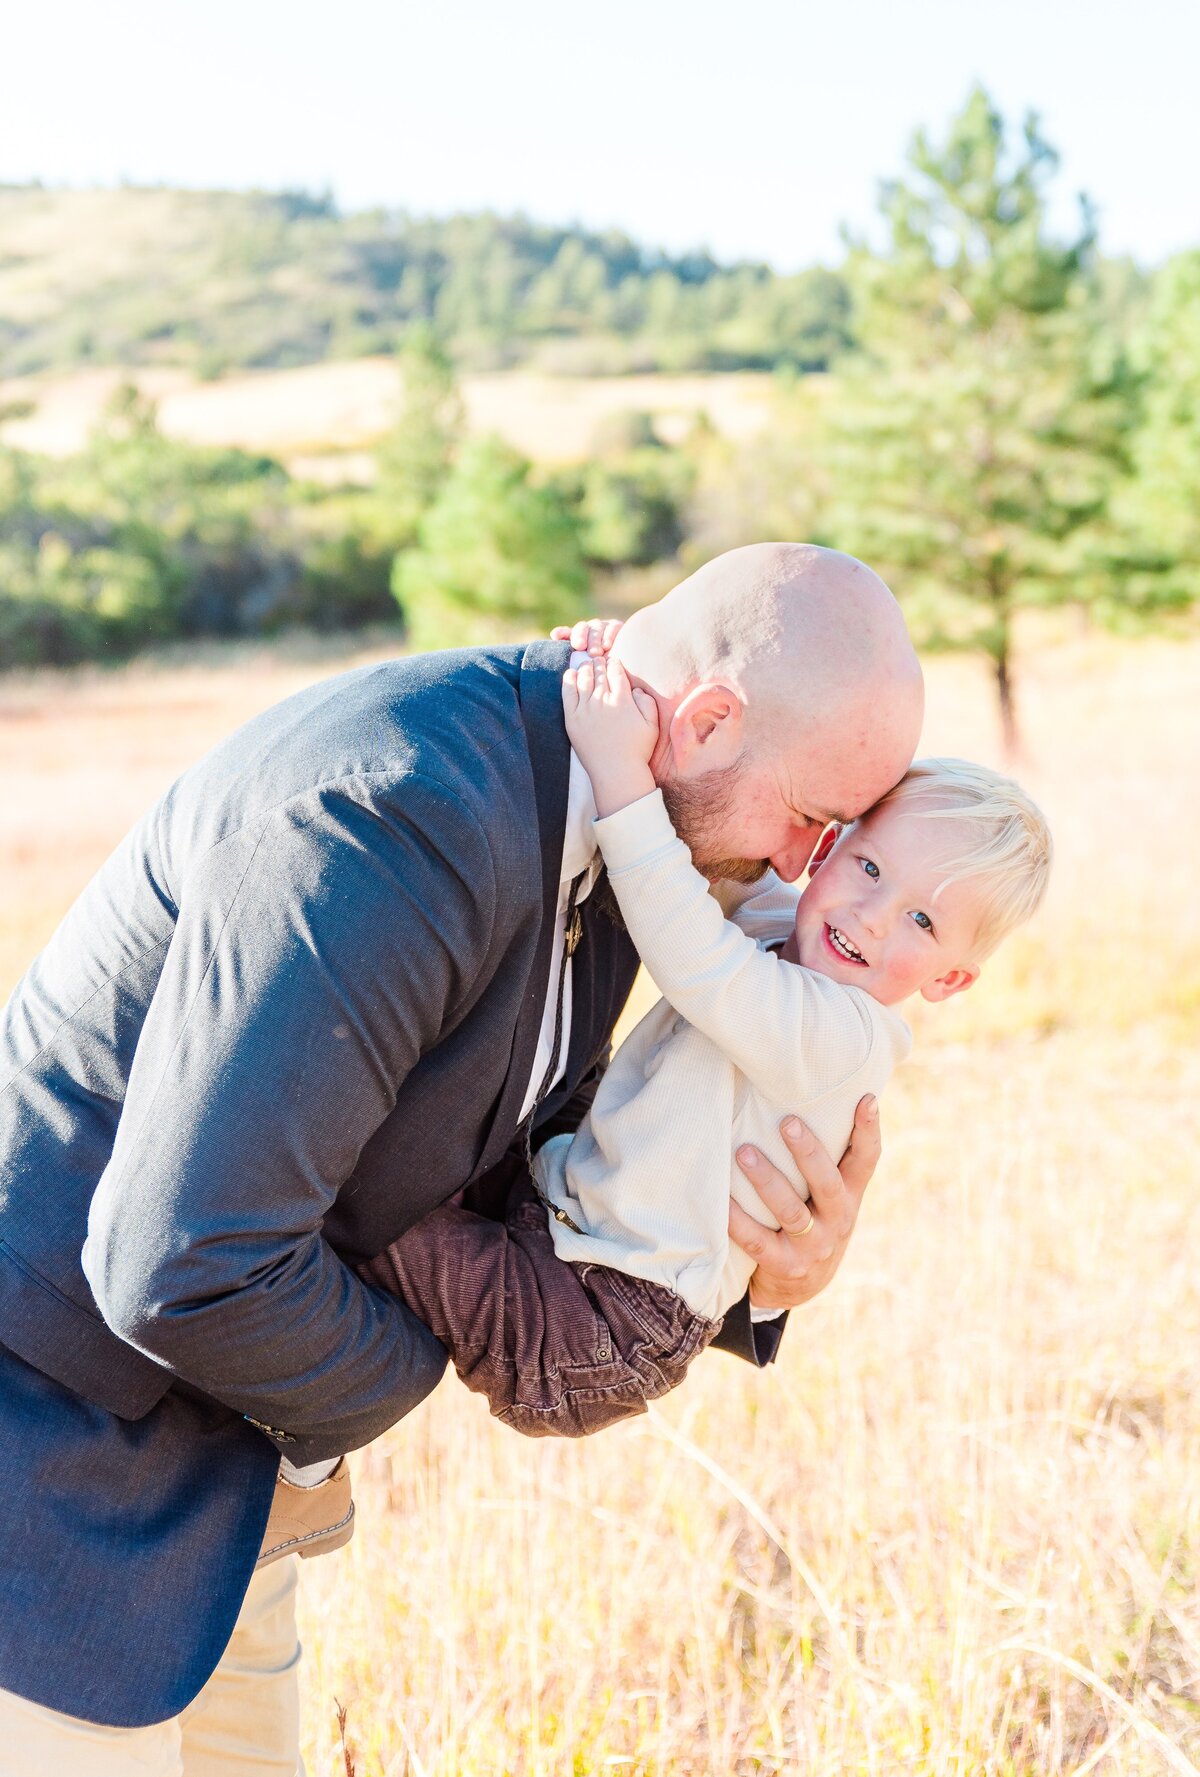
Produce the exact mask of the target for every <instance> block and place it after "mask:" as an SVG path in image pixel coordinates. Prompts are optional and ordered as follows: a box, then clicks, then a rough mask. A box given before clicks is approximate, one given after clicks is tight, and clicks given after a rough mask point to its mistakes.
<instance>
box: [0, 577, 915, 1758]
mask: <svg viewBox="0 0 1200 1777" xmlns="http://www.w3.org/2000/svg"><path fill="white" fill-rule="evenodd" d="M618 648H619V652H620V655H621V658H622V659H623V660H624V662H625V664H626V666H627V667H628V669H629V671H630V672H631V673H632V674H633V675H634V677H635V679H636V680H637V682H638V683H639V684H640V685H641V686H642V687H643V688H644V689H645V690H647V691H648V692H649V693H650V694H651V695H652V696H653V697H654V698H655V701H656V703H657V705H658V710H659V720H660V738H659V744H658V748H657V750H656V753H655V756H654V760H653V770H654V774H655V777H656V780H657V781H658V782H659V783H660V784H661V785H662V787H663V790H664V793H665V795H666V796H667V798H668V802H669V806H670V807H671V810H672V813H673V816H674V818H675V820H676V823H677V826H678V828H679V830H680V832H681V833H682V834H683V836H684V837H685V838H686V839H687V841H688V843H689V844H690V845H691V846H692V848H693V851H694V854H695V856H696V858H697V861H698V862H699V863H700V865H701V867H702V868H703V869H705V870H706V871H707V872H708V873H709V874H710V875H712V876H713V877H718V876H722V875H732V876H739V877H741V878H742V880H747V879H753V877H754V876H755V875H757V874H758V873H759V872H761V871H762V870H763V869H764V868H765V866H766V864H768V863H770V864H772V865H774V867H775V868H776V870H778V871H779V873H780V874H781V875H783V876H785V877H789V878H790V877H794V876H796V875H797V874H798V873H799V871H800V870H801V868H802V867H803V865H804V863H805V862H806V861H807V859H808V856H809V854H810V852H811V851H812V848H813V845H814V844H815V841H816V838H817V836H818V834H819V832H820V830H821V827H822V826H823V825H824V824H825V823H826V822H827V821H828V820H829V819H831V818H835V817H846V816H850V815H854V814H856V813H858V812H860V811H861V810H862V809H864V808H865V807H867V806H868V805H869V804H870V803H871V802H872V801H873V800H875V798H876V797H877V796H878V795H880V794H881V793H882V792H883V791H884V790H885V789H887V788H889V787H890V786H891V784H892V783H894V782H895V781H896V780H897V779H898V778H899V777H900V775H901V774H902V772H903V770H904V767H905V766H906V764H907V763H908V760H909V757H910V755H911V753H912V750H913V747H914V745H915V742H916V737H917V732H918V728H919V724H920V709H921V691H920V675H919V671H918V668H917V664H916V661H915V657H914V656H913V653H912V649H911V646H910V644H909V642H908V639H907V636H906V635H905V632H904V626H903V623H902V621H901V619H900V616H899V613H898V611H897V608H896V606H895V603H894V601H893V600H892V598H891V595H890V594H889V593H888V591H887V589H886V587H884V586H883V584H882V582H881V581H879V580H878V578H877V577H876V576H875V575H874V574H872V573H871V571H870V570H869V569H868V568H866V567H864V566H863V564H862V563H860V562H855V561H853V560H851V559H850V558H848V557H845V556H839V555H835V554H833V553H831V552H828V551H824V550H819V549H813V548H805V547H800V546H795V545H782V544H781V545H760V546H755V547H753V548H750V549H746V550H737V551H734V552H733V553H732V554H730V555H727V556H723V557H721V558H719V559H718V560H717V561H715V562H712V563H710V564H709V565H708V566H707V567H706V568H704V569H703V570H701V572H700V573H699V574H696V575H694V576H693V577H692V578H691V579H690V580H688V581H685V582H684V583H683V585H681V586H679V587H677V588H676V589H675V590H674V591H673V592H671V593H670V594H668V596H667V597H666V598H665V599H663V600H662V601H661V603H660V604H658V605H656V606H653V607H649V608H647V609H646V610H643V611H639V612H638V613H637V614H636V615H635V616H634V617H633V618H632V619H631V620H630V622H629V623H628V624H627V625H626V627H625V629H624V631H623V632H622V634H621V636H620V639H619V643H618ZM568 657H569V650H568V649H567V648H566V647H565V646H564V645H563V644H561V643H557V644H556V643H537V644H533V645H531V646H529V647H525V648H508V649H495V650H485V651H462V652H457V653H451V654H435V655H427V656H423V657H415V658H412V659H407V660H402V661H396V662H391V663H388V664H385V665H382V666H378V667H372V668H367V669H364V670H362V671H359V672H355V673H350V674H347V675H345V676H344V677H341V678H338V679H333V680H330V681H326V682H325V683H324V684H321V685H318V686H316V687H314V688H313V689H312V690H310V691H307V692H304V693H302V694H301V695H300V696H299V697H295V698H292V699H289V700H288V701H287V702H285V703H284V704H281V705H280V706H278V707H277V708H276V709H274V710H271V711H268V712H267V713H266V714H265V715H263V716H260V717H259V718H257V719H256V720H255V721H253V722H251V723H249V724H248V725H247V726H246V727H245V728H243V729H241V730H240V731H239V732H238V733H236V734H235V735H233V736H232V737H231V738H230V739H229V740H227V741H226V742H224V743H223V744H222V745H221V746H219V747H217V748H216V749H215V751H214V752H212V753H211V754H209V755H208V757H207V758H206V759H204V760H202V761H201V762H200V763H199V764H198V765H197V766H195V767H194V768H193V769H192V770H191V771H189V772H188V773H187V774H186V775H185V776H184V777H183V778H181V779H180V780H179V782H178V783H177V784H176V785H174V786H173V788H172V789H171V790H170V791H169V792H168V793H167V795H166V796H165V797H164V798H163V799H162V801H161V802H160V803H159V804H158V805H157V806H156V807H155V808H153V809H152V810H151V811H150V812H149V814H148V815H147V816H146V817H145V819H144V820H143V821H142V822H141V823H140V824H139V826H138V827H137V828H135V830H134V831H133V833H132V834H130V836H129V837H128V838H127V839H126V840H125V841H124V843H123V844H122V845H121V846H120V847H119V849H118V850H117V852H116V853H115V854H114V856H113V857H112V858H111V859H110V860H109V862H108V863H107V864H106V865H105V866H104V868H103V870H101V872H100V873H99V875H98V876H97V877H96V878H95V879H94V880H93V882H92V883H91V884H90V885H89V887H88V888H87V889H86V890H85V892H84V894H83V895H82V896H81V898H80V900H79V901H78V902H77V903H76V905H75V907H74V908H73V909H72V910H71V912H70V913H69V914H68V916H67V918H66V920H65V921H64V923H63V925H62V926H61V927H60V929H59V931H58V932H57V933H56V934H55V936H54V938H53V939H52V940H51V942H50V944H49V945H48V946H47V948H46V950H45V951H44V952H43V953H42V954H41V956H39V957H38V958H37V959H36V960H35V962H34V964H33V965H32V967H31V969H30V971H29V973H28V974H27V975H26V977H25V979H24V980H23V981H22V982H21V984H20V985H19V986H18V988H17V990H16V993H15V994H14V996H13V999H12V1000H11V1002H10V1004H9V1006H8V1008H7V1009H6V1012H5V1016H4V1024H3V1031H2V1035H0V1046H2V1050H3V1065H2V1066H0V1297H2V1300H3V1313H2V1316H0V1470H2V1480H3V1483H4V1485H2V1486H0V1502H2V1504H0V1687H2V1688H0V1774H4V1773H16V1772H21V1773H22V1774H24V1773H27V1772H29V1771H32V1770H58V1769H64V1770H65V1769H69V1770H71V1771H72V1772H73V1773H75V1774H76V1777H86V1774H88V1773H100V1772H105V1773H107V1772H121V1771H131V1770H134V1769H136V1770H139V1771H153V1772H162V1773H166V1772H171V1773H175V1774H177V1773H179V1772H180V1771H183V1772H185V1773H189V1774H192V1777H195V1774H197V1773H200V1772H203V1773H206V1774H208V1773H213V1772H217V1771H228V1772H235V1771H237V1772H241V1771H244V1770H246V1769H251V1768H252V1769H256V1770H257V1769H262V1770H273V1771H280V1772H294V1771H296V1770H298V1768H299V1752H298V1741H297V1726H296V1720H297V1717H296V1687H295V1668H296V1658H297V1653H298V1649H297V1645H296V1635H295V1623H294V1614H293V1608H292V1592H293V1590H294V1586H295V1573H294V1567H295V1557H294V1556H292V1557H290V1558H288V1559H287V1560H285V1561H281V1562H278V1563H276V1564H275V1565H274V1566H271V1567H269V1568H266V1569H264V1570H261V1571H260V1572H259V1573H258V1574H257V1575H255V1574H254V1568H255V1561H256V1557H257V1555H258V1553H259V1548H260V1545H261V1542H262V1537H263V1531H264V1527H265V1524H266V1521H267V1515H268V1509H269V1506H270V1502H271V1496H272V1491H273V1488H274V1483H275V1478H276V1474H277V1471H278V1469H279V1465H280V1459H281V1457H284V1456H286V1457H287V1458H288V1460H289V1462H290V1464H291V1465H292V1466H291V1469H290V1472H291V1473H292V1474H293V1475H294V1476H295V1477H296V1478H297V1479H298V1481H301V1482H302V1481H303V1480H305V1479H306V1478H313V1477H319V1476H320V1475H321V1474H322V1472H323V1470H324V1468H326V1467H327V1466H328V1464H329V1463H330V1462H331V1460H332V1459H333V1458H334V1457H336V1455H337V1454H338V1453H339V1452H341V1451H343V1450H347V1449H354V1448H356V1447H358V1446H360V1445H362V1444H364V1443H366V1442H368V1441H369V1440H370V1439H371V1438H373V1437H376V1436H377V1435H378V1434H379V1433H380V1432H382V1431H383V1430H385V1429H386V1428H387V1427H388V1426H390V1425H392V1424H394V1423H395V1422H396V1421H397V1420H398V1419H400V1418H401V1417H403V1415H404V1414H406V1413H408V1412H410V1411H411V1410H412V1408H413V1407H414V1406H415V1405H416V1404H417V1403H418V1402H419V1401H420V1400H421V1399H423V1398H424V1396H425V1395H426V1394H427V1393H428V1392H429V1390H430V1389H431V1388H432V1387H433V1386H434V1384H435V1382H436V1381H437V1379H438V1377H439V1376H440V1374H441V1372H442V1368H443V1366H444V1363H445V1353H444V1351H443V1349H442V1347H441V1346H440V1345H439V1344H438V1342H437V1341H436V1340H435V1339H434V1338H433V1336H432V1334H431V1333H430V1332H429V1331H428V1329H427V1328H426V1327H424V1326H423V1325H422V1324H421V1323H420V1322H419V1321H417V1320H416V1319H415V1318H414V1317H413V1316H412V1315H411V1314H410V1313H409V1312H408V1310H406V1309H405V1308H404V1306H403V1305H402V1304H401V1303H399V1302H398V1301H396V1300H395V1299H394V1298H393V1297H391V1296H389V1295H387V1294H385V1293H384V1292H382V1291H379V1290H376V1289H374V1288H372V1287H370V1285H369V1284H367V1283H365V1282H364V1281H363V1280H362V1279H361V1278H360V1277H359V1276H358V1274H357V1273H356V1271H355V1270H354V1266H355V1264H356V1263H359V1262H361V1261H363V1260H365V1259H369V1258H371V1257H372V1256H374V1255H375V1254H377V1253H379V1252H381V1251H382V1250H383V1249H384V1248H385V1247H386V1246H388V1245H389V1243H391V1242H392V1241H394V1240H396V1239H397V1238H398V1237H399V1235H401V1234H402V1233H403V1232H404V1231H405V1229H407V1228H409V1227H411V1226H412V1225H413V1224H414V1223H415V1222H417V1221H418V1220H419V1219H420V1218H421V1217H422V1216H424V1215H426V1214H427V1213H428V1212H429V1211H430V1210H432V1209H433V1208H435V1207H436V1206H437V1205H439V1204H441V1203H443V1202H444V1201H445V1200H446V1199H447V1198H448V1197H449V1196H451V1195H452V1194H453V1193H454V1192H456V1191H457V1190H459V1189H461V1188H463V1187H464V1186H465V1187H467V1188H468V1190H469V1192H471V1193H474V1197H473V1198H472V1201H475V1202H477V1203H479V1204H481V1205H482V1204H485V1203H486V1199H487V1192H488V1181H489V1179H493V1178H494V1177H495V1176H496V1175H497V1174H498V1173H502V1172H503V1169H504V1158H505V1155H506V1154H508V1153H509V1151H510V1150H511V1148H512V1146H513V1144H514V1143H525V1142H528V1143H529V1144H530V1145H532V1146H534V1147H536V1146H539V1145H540V1144H541V1143H542V1142H543V1141H545V1140H546V1139H547V1138H548V1137H549V1136H550V1135H552V1134H555V1133H558V1132H559V1131H562V1130H569V1129H574V1128H575V1127H577V1125H578V1123H579V1121H580V1119H581V1118H582V1116H583V1114H584V1111H585V1110H586V1108H587V1105H588V1104H589V1103H590V1100H591V1097H592V1095H593V1093H594V1091H595V1088H596V1084H597V1082H598V1080H599V1077H600V1074H601V1072H602V1070H603V1067H604V1065H605V1061H606V1058H607V1053H608V1046H609V1041H610V1038H611V1033H612V1028H613V1025H614V1023H615V1020H616V1018H617V1016H618V1014H619V1012H620V1010H621V1007H622V1005H623V1003H624V1000H625V997H626V995H627V993H628V990H629V987H630V985H631V983H632V980H633V977H634V974H635V971H636V967H637V958H636V956H635V954H634V953H633V950H632V947H631V945H630V943H629V940H628V938H627V936H626V934H625V933H624V931H623V930H622V929H621V927H620V925H619V923H618V922H616V921H614V919H613V918H612V917H611V916H610V914H609V913H608V912H607V911H606V909H607V907H608V906H609V905H610V902H609V897H607V896H606V895H605V894H603V893H597V892H596V888H597V878H598V876H599V874H600V872H599V870H598V866H597V861H596V857H595V846H594V843H593V840H592V836H591V816H592V814H593V812H594V809H593V806H592V804H591V800H590V794H589V787H588V784H587V779H586V777H585V776H584V774H583V772H582V770H581V769H580V767H579V765H578V762H577V761H576V760H575V759H574V758H573V756H572V754H571V752H570V749H569V746H568V744H567V739H566V734H565V731H564V727H563V717H562V705H561V696H560V686H561V678H562V673H563V670H564V667H565V666H566V664H567V660H568ZM877 1149H878V1137H877V1132H876V1130H875V1127H874V1125H873V1123H872V1122H871V1121H869V1120H864V1121H863V1123H862V1124H861V1125H860V1128H859V1130H858V1131H857V1132H856V1137H855V1142H854V1144H853V1145H852V1148H851V1150H850V1152H849V1154H848V1155H847V1156H846V1157H845V1158H844V1160H843V1162H842V1167H841V1170H840V1172H839V1169H838V1168H837V1167H835V1166H834V1164H833V1162H832V1160H831V1159H830V1157H829V1156H826V1155H823V1154H821V1153H819V1152H816V1151H809V1152H805V1151H804V1150H803V1149H799V1148H798V1149H797V1150H796V1158H797V1163H798V1168H799V1170H800V1172H801V1173H803V1175H804V1177H805V1178H806V1179H807V1181H808V1185H809V1187H810V1189H811V1192H812V1197H813V1203H814V1208H815V1213H816V1223H817V1225H816V1226H815V1227H811V1228H810V1220H809V1210H808V1208H807V1207H806V1206H805V1205H804V1204H803V1201H802V1199H801V1197H800V1196H799V1194H798V1192H797V1191H796V1190H795V1189H794V1186H793V1181H789V1180H788V1179H786V1178H784V1177H783V1176H782V1174H780V1173H778V1172H776V1171H775V1169H773V1168H771V1167H769V1166H768V1165H767V1163H766V1162H765V1161H764V1160H762V1159H761V1158H760V1159H759V1161H758V1162H757V1164H756V1165H755V1166H754V1168H753V1169H752V1171H751V1177H752V1179H753V1182H754V1185H755V1188H756V1189H757V1191H758V1192H759V1195H760V1196H761V1197H762V1198H763V1199H764V1201H766V1202H767V1203H768V1204H769V1206H770V1207H771V1208H772V1209H773V1210H774V1211H775V1213H776V1215H777V1217H778V1220H779V1222H780V1224H781V1227H780V1231H779V1232H778V1233H776V1234H768V1233H766V1232H765V1231H764V1230H762V1229H761V1228H759V1227H758V1226H757V1224H754V1223H749V1222H748V1219H747V1222H746V1223H741V1222H737V1221H735V1222H734V1224H733V1225H732V1226H733V1233H734V1236H735V1238H737V1239H739V1240H740V1241H741V1243H742V1244H743V1245H744V1246H745V1247H746V1248H747V1250H749V1251H751V1253H752V1254H753V1255H754V1256H756V1257H757V1258H758V1261H759V1263H758V1270H757V1271H756V1273H755V1277H754V1281H753V1284H752V1288H751V1292H750V1295H751V1298H752V1302H745V1303H743V1304H742V1305H741V1308H740V1310H735V1311H734V1313H733V1314H731V1315H730V1316H729V1318H728V1323H727V1328H728V1330H727V1333H726V1336H725V1343H726V1344H727V1345H728V1346H729V1347H730V1348H732V1349H735V1350H738V1351H740V1353H741V1354H742V1355H743V1356H745V1357H747V1358H748V1359H750V1360H751V1361H752V1362H756V1363H762V1362H765V1361H769V1359H770V1358H771V1357H772V1356H773V1354H774V1350H775V1347H776V1345H777V1343H778V1339H779V1333H780V1322H779V1321H778V1320H775V1321H768V1320H761V1319H760V1320H759V1322H758V1323H757V1324H755V1323H754V1322H753V1320H752V1314H751V1310H752V1307H753V1308H755V1309H757V1310H758V1312H759V1313H760V1314H762V1313H764V1312H765V1313H770V1312H771V1311H773V1310H778V1309H782V1308H786V1307H789V1306H794V1305H796V1304H797V1303H799V1302H801V1301H803V1300H805V1299H806V1298H807V1297H808V1296H809V1295H810V1294H812V1293H813V1292H814V1291H815V1289H817V1288H819V1287H821V1285H822V1284H823V1283H824V1282H825V1281H827V1279H828V1277H829V1276H830V1275H831V1274H832V1271H833V1269H834V1268H835V1267H836V1264H837V1262H838V1259H839V1257H840V1254H841V1251H842V1249H843V1247H844V1244H845V1241H846V1239H847V1237H848V1235H849V1232H850V1228H851V1227H852V1225H853V1220H854V1215H855V1212H856V1209H857V1204H858V1201H859V1198H860V1196H861V1192H862V1189H863V1187H864V1186H865V1183H866V1180H867V1178H869V1176H870V1172H871V1169H872V1167H873V1164H874V1157H875V1154H876V1152H877ZM789 1230H791V1231H792V1232H793V1233H795V1234H799V1232H800V1231H801V1230H804V1231H805V1238H804V1239H803V1240H800V1239H793V1238H792V1237H791V1236H790V1234H789ZM320 1484H321V1485H323V1486H324V1487H331V1486H333V1485H335V1484H337V1482H336V1479H335V1480H334V1481H325V1482H322V1483H320ZM319 1515H320V1516H321V1517H322V1518H323V1521H324V1522H325V1523H326V1524H327V1523H328V1522H329V1517H328V1513H327V1512H322V1513H320V1514H319ZM252 1576H253V1577H252Z"/></svg>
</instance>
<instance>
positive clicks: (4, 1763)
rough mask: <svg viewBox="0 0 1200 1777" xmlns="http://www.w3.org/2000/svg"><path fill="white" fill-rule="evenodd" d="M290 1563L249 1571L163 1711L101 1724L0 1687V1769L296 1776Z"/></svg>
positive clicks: (123, 1776) (139, 1775)
mask: <svg viewBox="0 0 1200 1777" xmlns="http://www.w3.org/2000/svg"><path fill="white" fill-rule="evenodd" d="M299 1565H300V1563H299V1561H298V1559H297V1557H296V1556H295V1555H291V1556H289V1557H288V1558H287V1559H286V1560H283V1561H279V1562H276V1564H275V1565H274V1566H273V1567H268V1568H265V1569H264V1570H263V1572H262V1573H258V1574H255V1576H254V1578H253V1579H252V1580H251V1582H250V1590H249V1591H248V1592H247V1594H246V1602H245V1603H244V1604H243V1606H242V1610H241V1614H240V1616H239V1617H238V1620H237V1624H236V1625H235V1627H234V1631H233V1635H232V1637H231V1639H230V1642H229V1646H228V1647H227V1648H226V1649H225V1652H224V1654H223V1655H222V1658H221V1663H220V1665H219V1666H218V1667H217V1669H216V1671H215V1672H214V1673H213V1675H212V1677H211V1678H210V1679H209V1681H208V1683H207V1684H206V1685H205V1687H204V1689H203V1690H202V1691H201V1692H200V1695H199V1696H198V1697H197V1698H196V1700H195V1701H194V1702H193V1703H189V1704H188V1706H187V1708H186V1709H185V1710H184V1711H183V1713H182V1715H177V1716H175V1717H174V1718H173V1719H172V1720H171V1721H164V1722H159V1723H157V1724H156V1725H155V1726H154V1727H150V1728H102V1727H97V1726H96V1725H95V1724H94V1723H93V1722H86V1721H76V1720H75V1718H74V1717H73V1716H70V1715H59V1714H58V1713H57V1711H56V1710H53V1709H45V1708H43V1707H42V1705H41V1704H39V1703H29V1702H26V1700H25V1699H24V1698H23V1697H15V1696H13V1694H12V1692H11V1691H0V1777H143V1774H144V1777H256V1774H258V1773H264V1774H265V1773H268V1772H270V1773H274V1774H275V1777H304V1766H303V1764H302V1763H301V1761H300V1712H299V1697H298V1684H297V1666H298V1663H299V1660H300V1643H299V1641H298V1640H297V1639H296V1575H297V1569H298V1567H299Z"/></svg>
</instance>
